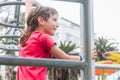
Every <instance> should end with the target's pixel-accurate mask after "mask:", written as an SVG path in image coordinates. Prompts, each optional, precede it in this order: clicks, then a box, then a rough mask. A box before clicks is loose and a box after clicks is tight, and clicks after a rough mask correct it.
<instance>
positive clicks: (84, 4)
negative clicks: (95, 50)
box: [0, 0, 95, 80]
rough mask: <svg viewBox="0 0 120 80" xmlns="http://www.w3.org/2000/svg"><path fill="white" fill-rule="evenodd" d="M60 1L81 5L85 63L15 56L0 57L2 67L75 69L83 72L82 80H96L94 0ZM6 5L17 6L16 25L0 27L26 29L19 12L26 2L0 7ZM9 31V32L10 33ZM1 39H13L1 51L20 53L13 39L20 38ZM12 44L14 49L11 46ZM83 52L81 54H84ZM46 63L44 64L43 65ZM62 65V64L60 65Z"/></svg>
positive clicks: (15, 29) (7, 3)
mask: <svg viewBox="0 0 120 80" xmlns="http://www.w3.org/2000/svg"><path fill="white" fill-rule="evenodd" d="M60 1H70V2H78V3H81V10H80V11H81V20H80V21H81V41H82V42H81V45H82V46H83V48H84V55H83V58H84V60H83V61H73V60H69V61H68V60H60V59H56V60H54V59H51V60H49V59H35V58H18V57H14V56H0V64H1V65H13V66H14V65H23V66H26V65H27V66H45V67H59V68H71V69H72V68H75V69H81V70H82V74H83V75H82V76H83V77H82V78H83V79H82V80H95V78H94V61H92V58H91V48H92V46H93V43H94V42H93V41H94V40H93V36H94V33H93V18H92V17H93V14H92V0H60ZM5 5H16V9H15V10H16V11H15V17H14V18H15V21H14V22H15V23H14V24H15V25H13V24H7V23H1V22H0V25H2V26H6V27H10V28H11V29H13V30H14V31H17V30H18V31H21V30H22V28H24V26H23V25H19V11H20V5H24V2H21V1H20V0H19V1H15V2H3V3H0V6H5ZM11 29H10V30H11ZM10 30H8V31H10ZM0 38H12V39H11V41H12V42H10V43H9V44H8V45H4V44H3V45H4V46H3V45H1V46H0V49H3V50H11V51H14V50H15V51H18V50H19V48H17V47H15V46H16V45H15V44H16V42H15V41H14V39H13V38H19V36H18V34H17V36H16V35H15V34H13V35H3V36H1V37H0ZM10 44H12V45H13V46H14V47H15V48H16V49H15V48H14V47H11V46H9V45H10ZM82 53H83V52H81V54H82ZM43 62H44V63H43ZM59 63H60V64H59Z"/></svg>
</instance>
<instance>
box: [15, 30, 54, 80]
mask: <svg viewBox="0 0 120 80" xmlns="http://www.w3.org/2000/svg"><path fill="white" fill-rule="evenodd" d="M54 44H56V43H55V41H54V40H53V39H52V37H51V36H49V35H48V34H44V33H42V32H37V31H35V32H33V33H32V34H31V36H30V38H29V39H28V40H27V42H26V45H25V46H24V47H22V46H20V52H19V56H20V57H31V58H51V57H52V54H51V53H50V49H51V47H52V46H53V45H54ZM46 72H47V68H46V67H35V66H19V67H18V71H17V75H16V80H46Z"/></svg>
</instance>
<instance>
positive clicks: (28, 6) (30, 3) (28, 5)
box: [25, 0, 35, 28]
mask: <svg viewBox="0 0 120 80" xmlns="http://www.w3.org/2000/svg"><path fill="white" fill-rule="evenodd" d="M34 4H35V0H25V28H26V27H27V17H28V14H29V13H30V11H31V9H32V6H33V5H34Z"/></svg>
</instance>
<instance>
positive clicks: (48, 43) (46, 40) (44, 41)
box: [41, 34, 56, 51]
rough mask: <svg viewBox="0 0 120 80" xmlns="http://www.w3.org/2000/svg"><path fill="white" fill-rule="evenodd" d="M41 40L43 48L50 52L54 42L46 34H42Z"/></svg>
mask: <svg viewBox="0 0 120 80" xmlns="http://www.w3.org/2000/svg"><path fill="white" fill-rule="evenodd" d="M41 38H42V40H41V41H42V44H43V46H44V48H45V49H47V50H48V51H50V49H51V47H52V46H53V45H55V44H56V42H55V40H54V39H53V38H52V37H51V36H50V35H48V34H43V35H42V36H41Z"/></svg>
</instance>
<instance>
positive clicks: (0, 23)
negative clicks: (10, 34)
mask: <svg viewBox="0 0 120 80" xmlns="http://www.w3.org/2000/svg"><path fill="white" fill-rule="evenodd" d="M0 25H2V26H6V27H11V28H21V29H22V28H24V25H19V26H17V27H16V25H13V24H8V23H2V22H0Z"/></svg>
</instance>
